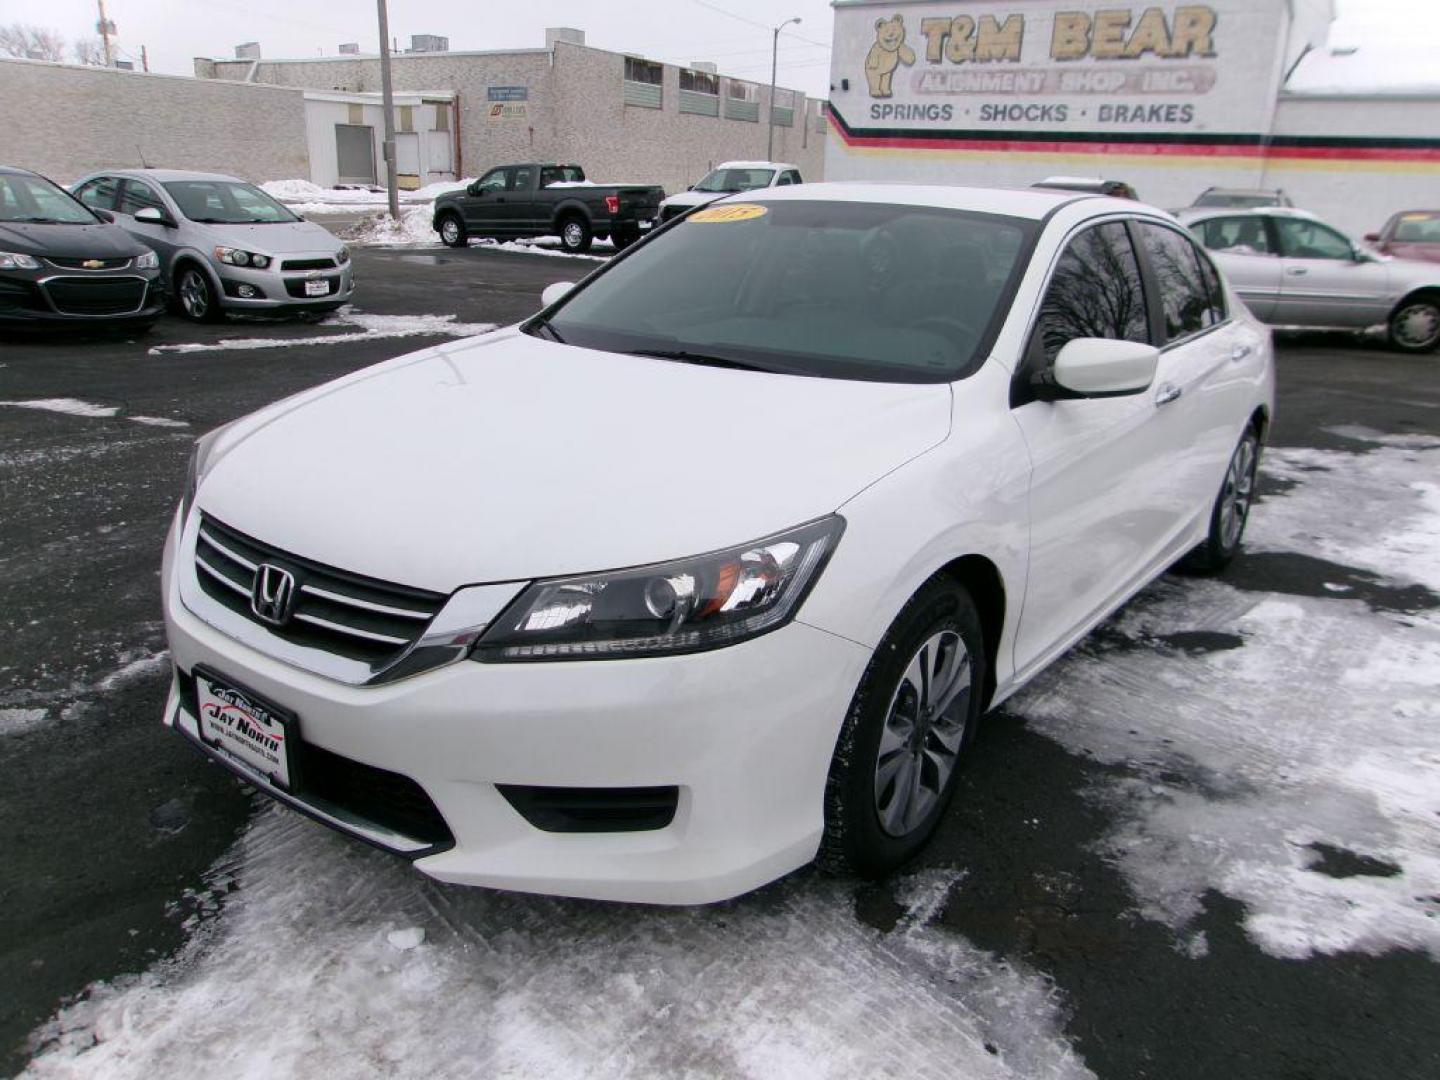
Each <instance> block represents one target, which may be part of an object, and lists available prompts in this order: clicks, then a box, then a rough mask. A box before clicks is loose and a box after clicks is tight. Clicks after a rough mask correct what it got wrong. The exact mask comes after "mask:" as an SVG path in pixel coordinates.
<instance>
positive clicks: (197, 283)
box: [180, 270, 210, 319]
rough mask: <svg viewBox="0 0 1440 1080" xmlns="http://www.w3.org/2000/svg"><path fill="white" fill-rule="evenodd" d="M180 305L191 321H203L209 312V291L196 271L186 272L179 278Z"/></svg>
mask: <svg viewBox="0 0 1440 1080" xmlns="http://www.w3.org/2000/svg"><path fill="white" fill-rule="evenodd" d="M180 303H181V305H182V306H183V307H184V308H185V314H186V315H189V316H190V317H191V318H192V319H203V318H205V316H206V314H207V313H208V312H209V311H210V289H209V287H208V286H207V285H206V284H205V279H204V278H202V277H201V276H200V271H198V270H186V271H185V273H184V274H182V275H181V277H180Z"/></svg>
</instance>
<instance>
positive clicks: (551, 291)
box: [540, 281, 575, 307]
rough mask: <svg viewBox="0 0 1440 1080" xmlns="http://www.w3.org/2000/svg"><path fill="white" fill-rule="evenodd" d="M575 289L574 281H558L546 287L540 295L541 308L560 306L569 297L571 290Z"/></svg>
mask: <svg viewBox="0 0 1440 1080" xmlns="http://www.w3.org/2000/svg"><path fill="white" fill-rule="evenodd" d="M573 288H575V283H574V282H573V281H556V282H554V283H553V284H550V285H546V286H545V291H544V292H542V293H541V294H540V304H541V306H543V307H549V306H550V305H551V304H558V303H559V302H560V301H561V300H564V299H565V297H566V296H568V295H569V293H570V290H571V289H573Z"/></svg>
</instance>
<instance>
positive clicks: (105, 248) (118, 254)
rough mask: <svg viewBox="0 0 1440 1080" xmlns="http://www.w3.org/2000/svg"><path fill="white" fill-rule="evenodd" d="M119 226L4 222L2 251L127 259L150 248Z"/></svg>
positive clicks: (0, 239) (1, 225) (0, 227)
mask: <svg viewBox="0 0 1440 1080" xmlns="http://www.w3.org/2000/svg"><path fill="white" fill-rule="evenodd" d="M149 250H150V249H149V248H147V247H146V246H145V245H144V244H142V243H140V241H138V240H136V239H135V238H134V237H133V236H131V235H130V234H129V233H127V232H126V231H125V230H124V229H122V228H120V226H118V225H108V224H103V223H101V222H98V221H97V222H96V223H95V224H94V225H42V224H38V223H30V222H22V221H0V251H17V252H20V253H22V254H25V255H43V256H47V257H49V256H53V257H55V258H57V259H123V258H134V257H135V256H136V255H141V254H144V253H145V252H147V251H149Z"/></svg>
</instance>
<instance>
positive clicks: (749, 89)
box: [725, 79, 760, 123]
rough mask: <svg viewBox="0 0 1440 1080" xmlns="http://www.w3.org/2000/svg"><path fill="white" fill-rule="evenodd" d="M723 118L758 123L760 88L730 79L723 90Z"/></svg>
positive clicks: (753, 84)
mask: <svg viewBox="0 0 1440 1080" xmlns="http://www.w3.org/2000/svg"><path fill="white" fill-rule="evenodd" d="M725 118H726V119H727V120H749V121H751V122H753V123H759V121H760V87H759V86H757V85H756V84H755V83H747V82H740V81H739V80H738V79H731V80H730V81H729V83H727V84H726V88H725Z"/></svg>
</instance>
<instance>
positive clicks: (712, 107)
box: [680, 68, 720, 116]
mask: <svg viewBox="0 0 1440 1080" xmlns="http://www.w3.org/2000/svg"><path fill="white" fill-rule="evenodd" d="M680 111H681V112H682V113H690V114H692V115H694V116H719V115H720V77H719V76H718V75H712V74H710V72H708V71H691V70H690V69H689V68H681V69H680Z"/></svg>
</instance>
